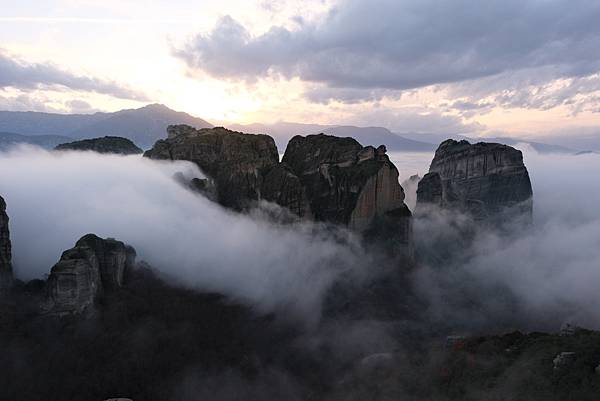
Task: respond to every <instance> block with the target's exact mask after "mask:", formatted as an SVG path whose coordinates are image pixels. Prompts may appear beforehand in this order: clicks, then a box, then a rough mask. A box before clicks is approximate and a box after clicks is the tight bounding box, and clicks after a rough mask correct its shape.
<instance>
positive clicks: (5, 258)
mask: <svg viewBox="0 0 600 401" xmlns="http://www.w3.org/2000/svg"><path fill="white" fill-rule="evenodd" d="M12 283H13V272H12V264H11V243H10V232H9V231H8V215H7V214H6V202H4V199H3V198H2V197H1V196H0V291H2V290H3V289H6V288H8V287H10V286H11V285H12Z"/></svg>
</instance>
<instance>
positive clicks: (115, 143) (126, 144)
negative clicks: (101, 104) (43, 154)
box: [54, 136, 143, 155]
mask: <svg viewBox="0 0 600 401" xmlns="http://www.w3.org/2000/svg"><path fill="white" fill-rule="evenodd" d="M54 150H81V151H85V150H91V151H94V152H98V153H115V154H119V155H136V154H140V153H142V152H143V151H142V149H140V148H138V147H137V146H135V144H134V143H133V142H131V141H130V140H129V139H127V138H122V137H119V136H105V137H103V138H93V139H83V140H81V141H75V142H69V143H63V144H60V145H58V146H57V147H55V148H54Z"/></svg>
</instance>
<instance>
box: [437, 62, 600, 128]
mask: <svg viewBox="0 0 600 401" xmlns="http://www.w3.org/2000/svg"><path fill="white" fill-rule="evenodd" d="M559 75H560V74H559V73H558V71H557V69H556V68H554V67H544V68H538V69H535V70H532V69H527V70H522V71H517V72H511V73H508V72H505V73H502V74H499V75H497V76H495V77H487V78H482V79H479V80H473V81H469V82H462V83H457V84H453V85H450V86H449V87H448V88H449V93H450V96H451V97H454V98H460V100H457V101H455V102H453V103H452V104H449V105H446V106H447V107H448V109H452V110H455V111H458V112H460V113H461V114H462V115H463V116H468V115H469V113H473V112H475V111H477V112H485V111H487V110H489V107H482V108H480V109H477V108H475V107H473V108H469V107H465V106H468V105H473V106H475V105H478V106H482V105H484V106H490V107H493V106H501V107H505V108H511V107H518V108H527V109H538V110H549V109H552V108H555V107H558V106H566V107H567V108H568V109H570V110H571V112H572V113H573V114H577V113H579V112H582V111H595V110H596V109H597V108H598V105H599V98H598V93H599V92H600V74H598V73H594V74H589V75H586V76H581V77H579V76H572V77H562V78H558V79H556V77H558V76H559Z"/></svg>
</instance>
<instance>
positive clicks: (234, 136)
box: [144, 125, 279, 210]
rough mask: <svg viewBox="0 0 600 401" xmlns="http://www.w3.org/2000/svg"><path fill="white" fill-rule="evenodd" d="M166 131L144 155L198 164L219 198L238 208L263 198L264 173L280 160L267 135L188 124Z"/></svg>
mask: <svg viewBox="0 0 600 401" xmlns="http://www.w3.org/2000/svg"><path fill="white" fill-rule="evenodd" d="M167 132H168V138H167V139H164V140H159V141H157V142H156V143H155V144H154V147H153V148H152V149H150V150H148V151H147V152H146V153H144V157H148V158H151V159H159V160H188V161H191V162H193V163H195V164H197V165H198V167H200V169H201V170H202V171H203V172H205V173H206V174H208V175H209V176H210V177H211V179H212V180H214V183H215V186H216V193H217V200H218V202H219V203H220V204H222V205H223V206H226V207H230V208H232V209H235V210H243V209H245V208H246V207H247V206H248V204H249V201H256V200H259V199H261V188H262V185H263V181H264V176H265V175H266V174H267V172H268V171H269V170H270V169H271V168H273V167H275V166H277V164H278V163H279V154H278V153H277V147H276V146H275V141H274V140H273V138H271V137H270V136H268V135H251V134H243V133H241V132H235V131H230V130H228V129H225V128H223V127H215V128H203V129H200V130H197V129H195V128H193V127H190V126H188V125H171V126H169V127H168V128H167Z"/></svg>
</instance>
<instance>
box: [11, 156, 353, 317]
mask: <svg viewBox="0 0 600 401" xmlns="http://www.w3.org/2000/svg"><path fill="white" fill-rule="evenodd" d="M177 172H182V173H183V174H184V175H185V176H186V177H187V178H192V177H202V176H203V175H202V173H201V172H200V171H199V170H198V168H197V167H196V166H195V165H194V164H192V163H189V162H158V161H153V160H149V159H145V158H142V157H141V156H126V157H125V156H116V155H100V154H97V153H91V152H48V151H44V150H41V149H39V148H32V147H20V148H16V149H14V150H12V151H10V152H9V153H2V154H0V193H1V194H2V195H3V196H4V198H5V199H6V202H7V204H8V209H7V212H8V214H9V216H10V219H11V220H10V229H11V237H12V242H13V254H14V255H13V262H14V268H15V272H16V275H17V277H18V278H21V279H31V278H39V277H43V276H44V275H45V274H48V273H49V271H50V268H51V267H52V266H53V264H54V263H56V262H57V261H58V259H59V258H60V255H61V253H62V251H63V250H65V249H68V248H71V247H72V246H73V245H74V244H75V242H76V241H77V239H79V238H80V237H81V236H82V235H84V234H86V233H90V232H91V233H95V234H97V235H99V236H101V237H113V238H117V239H119V240H121V241H123V242H126V243H128V244H131V245H132V246H133V247H135V249H136V250H137V252H138V259H141V260H144V261H146V262H148V263H149V264H150V265H151V266H153V267H155V268H157V269H158V270H160V271H161V272H163V273H165V274H166V275H168V276H171V277H173V278H175V279H177V280H178V281H179V282H181V283H184V284H186V285H189V286H193V287H197V288H200V289H202V290H207V291H218V292H221V293H224V294H226V295H228V296H230V297H232V298H234V299H238V300H241V301H244V302H246V303H250V304H251V305H254V306H257V307H259V308H260V309H262V310H263V311H272V310H275V309H277V308H279V307H285V308H288V309H289V308H291V310H292V311H294V312H296V313H301V314H302V315H304V316H309V317H310V316H312V318H317V317H318V315H319V314H318V312H319V310H318V307H319V306H320V301H321V297H322V295H323V292H324V291H325V289H326V288H327V287H328V286H329V285H330V283H331V282H332V280H333V279H334V278H335V277H336V276H337V275H339V274H341V273H343V272H346V271H348V270H349V269H353V268H355V267H356V266H357V264H358V263H362V262H365V258H364V255H362V250H361V248H360V246H359V245H358V244H357V243H356V240H355V239H354V237H353V236H352V235H351V234H350V233H348V232H347V231H345V230H337V229H335V230H332V229H331V228H327V229H326V228H324V227H322V226H320V225H317V224H311V223H308V222H303V223H297V224H293V225H282V224H279V223H277V221H274V220H273V219H272V218H270V217H269V218H267V217H266V216H267V215H269V216H272V215H273V211H272V208H274V207H275V206H274V205H267V206H268V207H265V208H263V209H261V208H257V210H255V211H254V212H253V213H252V214H250V215H242V214H238V213H233V212H230V211H227V210H225V209H223V208H222V207H220V206H219V205H217V204H215V203H213V202H211V201H209V200H207V199H205V198H204V197H202V196H200V195H198V194H196V193H193V192H191V191H190V190H188V189H186V188H185V187H184V186H183V185H181V184H179V183H178V182H177V181H176V180H175V179H174V178H173V176H174V175H175V174H176V173H177Z"/></svg>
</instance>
